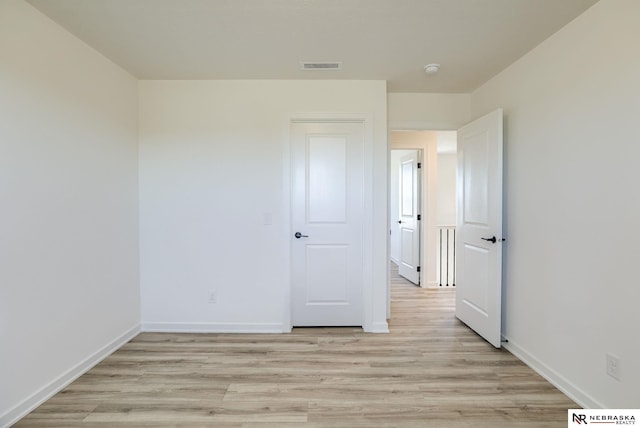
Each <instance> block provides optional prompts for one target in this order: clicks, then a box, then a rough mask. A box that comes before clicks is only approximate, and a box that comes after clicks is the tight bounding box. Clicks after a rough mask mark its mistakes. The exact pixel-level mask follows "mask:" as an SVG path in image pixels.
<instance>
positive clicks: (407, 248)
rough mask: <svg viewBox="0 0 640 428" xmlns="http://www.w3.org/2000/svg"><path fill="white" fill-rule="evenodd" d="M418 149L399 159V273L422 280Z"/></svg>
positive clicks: (417, 281)
mask: <svg viewBox="0 0 640 428" xmlns="http://www.w3.org/2000/svg"><path fill="white" fill-rule="evenodd" d="M418 153H419V152H418V151H417V150H415V151H413V152H412V153H410V154H408V155H406V156H404V157H402V158H401V159H400V204H399V205H400V216H399V218H400V219H399V220H398V222H399V223H400V224H399V226H400V227H399V231H400V264H399V265H398V273H399V274H400V275H401V276H403V277H405V278H406V279H408V280H409V281H411V282H413V283H414V284H420V222H419V221H418V219H419V218H420V217H419V215H420V199H419V197H420V174H419V173H420V170H419V168H418V166H419V163H418Z"/></svg>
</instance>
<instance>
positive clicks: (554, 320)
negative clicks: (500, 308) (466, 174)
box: [472, 0, 640, 408]
mask: <svg viewBox="0 0 640 428" xmlns="http://www.w3.org/2000/svg"><path fill="white" fill-rule="evenodd" d="M638 40H640V2H638V1H637V0H601V1H600V2H598V3H596V4H595V5H594V6H593V7H592V8H590V9H589V10H587V11H586V12H585V13H584V14H583V15H581V16H579V17H578V18H577V19H576V20H575V21H573V22H572V23H570V24H569V25H567V26H566V27H565V28H563V29H562V30H561V31H559V32H558V33H557V34H555V35H554V36H552V37H551V38H549V39H548V40H546V41H545V42H544V43H542V44H541V45H540V46H538V47H537V48H536V49H534V50H533V51H532V52H530V53H529V54H527V55H525V56H524V57H523V58H521V59H520V60H519V61H517V62H516V63H515V64H513V65H512V66H510V67H509V68H508V69H506V70H505V71H504V72H502V73H501V74H499V75H498V76H496V77H495V78H493V79H491V80H490V81H489V82H488V83H487V84H485V85H484V86H482V87H481V88H479V89H478V90H477V91H475V92H474V93H473V94H472V113H473V116H474V117H477V116H480V115H482V114H484V113H487V112H489V111H491V110H492V109H494V108H496V107H503V108H504V110H505V132H506V133H505V164H506V170H505V186H506V190H505V203H506V205H505V206H506V212H505V220H506V237H507V242H506V244H505V245H506V247H505V250H506V251H505V282H504V304H505V305H506V311H505V313H504V324H503V325H504V328H505V330H504V335H505V336H506V337H508V339H509V345H508V347H509V348H510V349H511V350H513V351H514V352H515V353H517V354H518V355H520V356H521V357H523V358H524V359H525V360H526V361H528V362H529V363H530V364H531V365H533V366H534V367H536V368H538V370H540V371H541V372H542V373H544V374H545V376H547V377H549V378H550V379H552V380H554V382H555V383H556V384H557V385H559V386H561V387H563V388H564V389H565V390H566V391H568V392H569V393H570V394H571V395H572V396H573V397H574V398H576V399H578V400H579V401H580V402H581V404H583V405H587V406H605V407H612V408H640V387H639V385H640V341H639V340H638V326H640V311H638V302H640V287H639V286H638V284H639V283H640V281H639V279H638V270H637V264H638V261H639V260H640V246H639V245H638V241H640V228H639V225H640V223H639V219H640V197H638V194H639V193H638V183H640V168H638V159H640V128H639V127H638V118H640V78H639V76H640V55H638ZM607 352H610V353H612V354H615V355H616V356H618V357H619V358H620V373H621V376H622V379H621V381H617V380H614V379H612V378H610V377H607V375H606V374H605V354H606V353H607Z"/></svg>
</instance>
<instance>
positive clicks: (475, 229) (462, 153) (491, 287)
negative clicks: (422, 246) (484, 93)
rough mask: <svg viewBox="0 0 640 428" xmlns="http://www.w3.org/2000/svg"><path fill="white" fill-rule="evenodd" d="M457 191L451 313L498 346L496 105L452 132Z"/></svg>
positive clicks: (499, 158) (499, 276)
mask: <svg viewBox="0 0 640 428" xmlns="http://www.w3.org/2000/svg"><path fill="white" fill-rule="evenodd" d="M457 193H458V195H457V196H458V201H457V204H458V208H457V212H458V214H457V215H458V218H457V225H456V227H457V233H456V241H457V242H456V247H457V248H458V253H457V257H456V316H457V317H458V318H459V319H460V320H461V321H462V322H464V323H465V324H467V325H468V326H469V327H471V328H472V329H473V330H475V331H476V332H477V333H478V334H480V335H481V336H482V337H484V338H485V339H486V340H487V341H488V342H489V343H491V344H492V345H493V346H495V347H496V348H499V347H500V340H501V335H500V332H501V318H502V301H501V300H502V110H497V111H494V112H492V113H490V114H488V115H487V116H484V117H482V118H480V119H477V120H475V121H474V122H472V123H470V124H468V125H466V126H465V127H463V128H462V129H460V130H459V131H458V192H457ZM494 237H495V240H493V242H492V238H494Z"/></svg>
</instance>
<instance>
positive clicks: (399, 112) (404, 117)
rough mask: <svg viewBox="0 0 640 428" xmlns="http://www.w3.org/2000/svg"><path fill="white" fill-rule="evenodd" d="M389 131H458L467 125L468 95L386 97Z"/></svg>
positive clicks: (400, 94) (409, 94) (397, 95)
mask: <svg viewBox="0 0 640 428" xmlns="http://www.w3.org/2000/svg"><path fill="white" fill-rule="evenodd" d="M388 103H389V107H388V112H389V113H388V115H389V129H390V130H405V131H406V130H414V131H440V130H457V129H458V128H460V127H461V126H462V125H465V124H466V123H467V122H469V118H470V117H471V116H470V110H469V108H470V107H469V106H470V95H469V94H417V93H390V94H388Z"/></svg>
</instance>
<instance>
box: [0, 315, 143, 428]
mask: <svg viewBox="0 0 640 428" xmlns="http://www.w3.org/2000/svg"><path fill="white" fill-rule="evenodd" d="M138 333H140V325H139V324H137V325H135V326H133V327H131V328H130V329H129V330H127V331H125V332H124V333H123V334H121V335H120V336H118V337H117V338H115V339H114V340H112V341H111V342H109V343H108V344H107V345H105V346H103V347H102V348H100V349H98V350H97V351H96V352H94V353H93V354H91V355H90V356H89V357H87V358H85V359H84V360H83V361H80V362H79V363H78V364H76V365H75V366H73V367H71V368H70V369H69V370H67V371H66V372H64V373H62V374H61V375H60V376H58V377H57V378H56V379H54V380H53V381H51V382H50V383H48V384H47V385H45V386H43V387H42V388H40V389H39V390H38V391H36V392H34V393H33V394H31V395H30V396H29V397H28V398H26V399H25V400H23V401H22V402H21V403H19V404H18V405H16V406H15V407H13V408H12V409H11V410H9V411H8V412H6V413H5V414H4V415H2V416H0V427H8V426H11V425H13V424H15V423H16V422H18V421H19V420H20V419H22V418H23V417H25V416H26V415H28V414H29V413H30V412H31V411H33V410H34V409H35V408H36V407H38V406H39V405H41V404H42V403H44V402H45V401H47V400H48V399H49V398H51V397H53V396H54V395H55V394H57V393H58V392H60V391H61V390H63V389H64V388H66V387H67V386H68V385H69V384H70V383H71V382H73V381H74V380H76V379H77V378H79V377H80V376H82V375H83V374H85V373H86V372H88V371H89V370H91V369H92V368H93V367H94V366H96V365H97V364H98V363H100V362H101V361H102V360H104V359H105V358H107V357H108V356H109V355H111V354H113V353H114V352H115V351H117V350H118V349H119V348H120V347H122V346H123V345H124V344H125V343H127V342H128V341H130V340H131V339H133V338H134V337H136V336H137V335H138Z"/></svg>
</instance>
